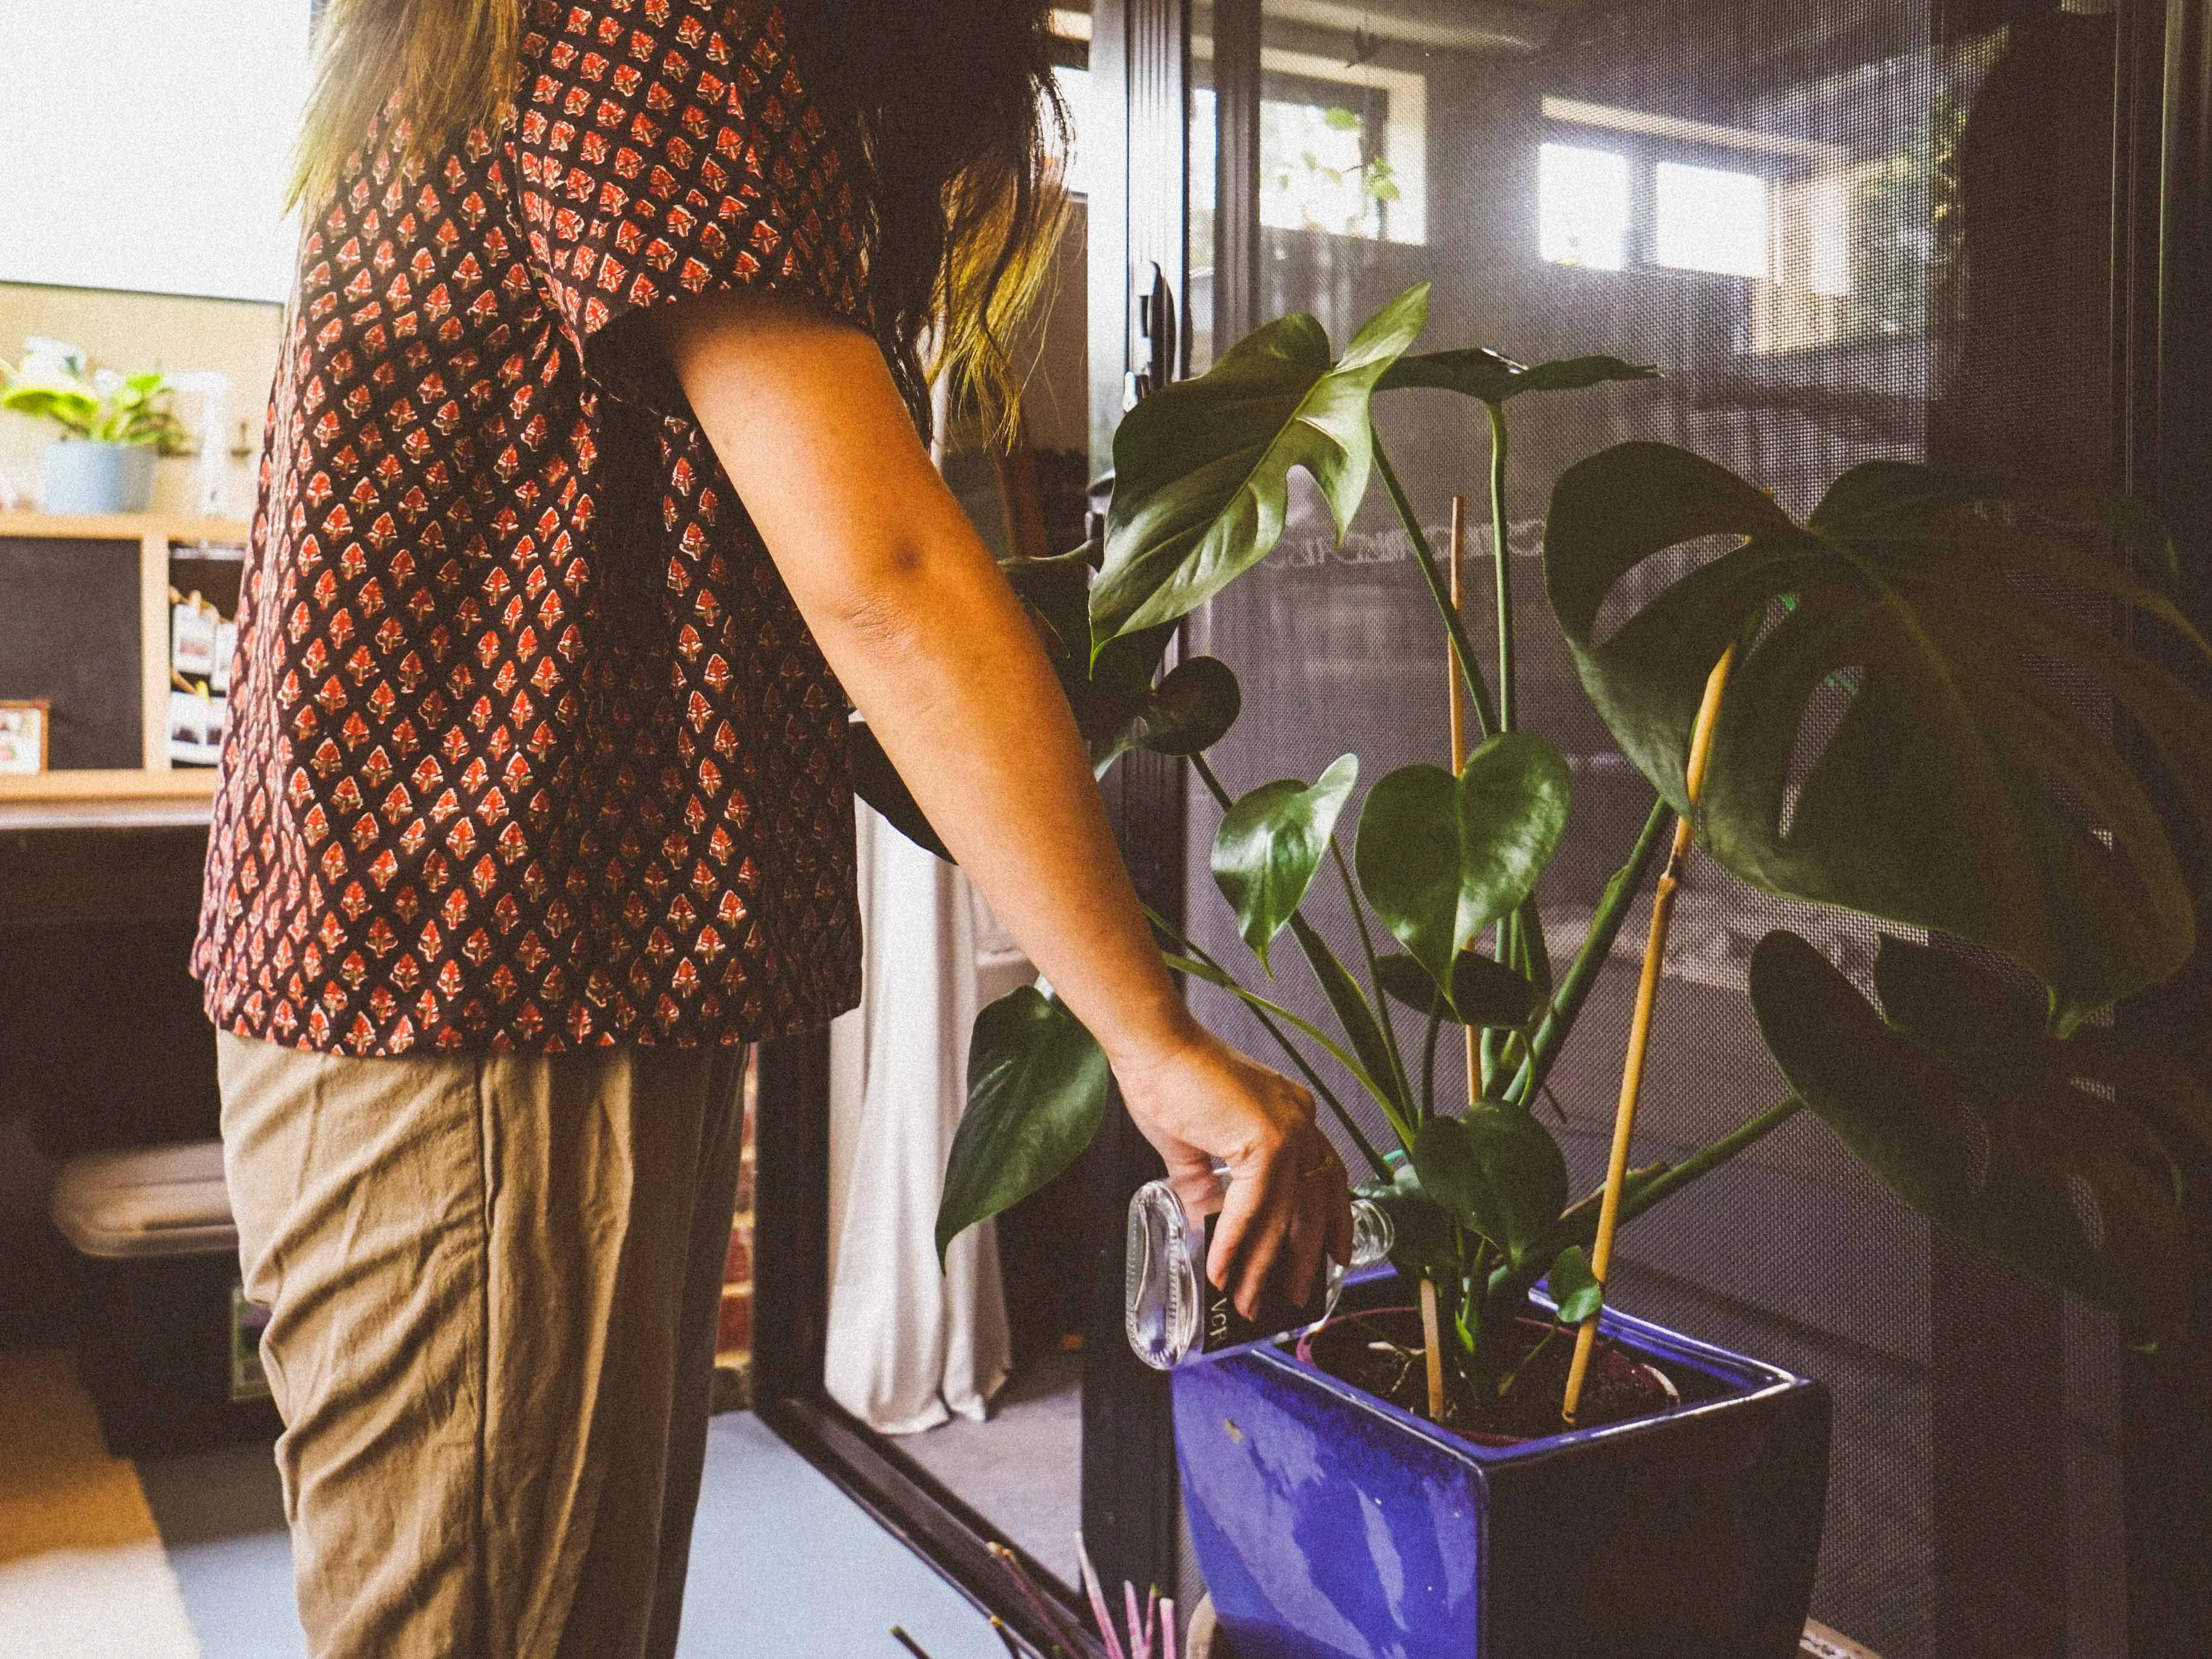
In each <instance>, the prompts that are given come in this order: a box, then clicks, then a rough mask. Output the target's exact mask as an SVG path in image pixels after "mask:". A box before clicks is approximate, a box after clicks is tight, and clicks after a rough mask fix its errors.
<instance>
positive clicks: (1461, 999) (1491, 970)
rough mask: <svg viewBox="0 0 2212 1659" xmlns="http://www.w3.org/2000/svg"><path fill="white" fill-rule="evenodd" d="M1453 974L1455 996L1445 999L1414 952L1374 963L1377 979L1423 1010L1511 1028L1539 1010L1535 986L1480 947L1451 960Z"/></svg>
mask: <svg viewBox="0 0 2212 1659" xmlns="http://www.w3.org/2000/svg"><path fill="white" fill-rule="evenodd" d="M1451 977H1452V994H1451V1000H1449V1002H1447V1001H1446V1000H1444V998H1443V995H1442V994H1439V993H1438V991H1437V982H1436V981H1434V980H1432V979H1431V978H1430V977H1429V970H1428V969H1425V968H1424V967H1422V966H1421V964H1420V963H1418V962H1416V961H1414V960H1413V957H1401V956H1387V957H1381V958H1380V959H1378V960H1377V961H1376V964H1375V982H1376V984H1378V985H1380V986H1381V987H1383V990H1384V991H1385V992H1386V993H1388V994H1389V995H1391V996H1394V997H1395V998H1396V999H1397V1000H1399V1001H1401V1002H1402V1003H1404V1004H1405V1005H1406V1006H1407V1007H1408V1008H1412V1009H1413V1010H1415V1011H1417V1012H1420V1013H1423V1014H1433V1015H1436V1016H1437V1017H1438V1018H1443V1019H1455V1020H1457V1021H1459V1023H1460V1024H1463V1025H1483V1026H1489V1027H1492V1028H1493V1029H1497V1030H1507V1029H1510V1028H1513V1027H1517V1026H1522V1025H1525V1024H1528V1016H1529V1015H1530V1014H1532V1013H1534V1012H1535V1009H1536V987H1534V986H1533V985H1531V984H1530V983H1529V982H1528V981H1527V980H1525V979H1523V978H1522V977H1521V975H1518V974H1516V973H1515V972H1514V971H1513V970H1512V969H1510V968H1508V967H1506V966H1505V965H1504V963H1498V962H1495V961H1493V960H1492V959H1491V958H1490V957H1486V956H1485V955H1483V954H1482V952H1481V951H1461V952H1460V953H1459V957H1458V958H1457V960H1455V962H1454V963H1452V975H1451Z"/></svg>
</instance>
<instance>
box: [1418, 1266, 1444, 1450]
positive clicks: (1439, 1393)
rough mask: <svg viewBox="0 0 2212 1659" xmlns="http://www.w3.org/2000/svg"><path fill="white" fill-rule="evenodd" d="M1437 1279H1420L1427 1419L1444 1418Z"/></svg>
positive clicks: (1425, 1277)
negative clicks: (1427, 1374)
mask: <svg viewBox="0 0 2212 1659" xmlns="http://www.w3.org/2000/svg"><path fill="white" fill-rule="evenodd" d="M1421 1357H1422V1358H1424V1359H1425V1360H1426V1361H1427V1362H1428V1369H1429V1421H1430V1422H1431V1423H1441V1422H1443V1420H1444V1345H1443V1338H1442V1336H1441V1334H1439V1332H1438V1331H1437V1281H1436V1280H1435V1279H1430V1278H1428V1277H1427V1276H1425V1275H1424V1276H1423V1278H1422V1279H1421Z"/></svg>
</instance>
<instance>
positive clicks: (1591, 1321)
mask: <svg viewBox="0 0 2212 1659" xmlns="http://www.w3.org/2000/svg"><path fill="white" fill-rule="evenodd" d="M1734 666H1735V647H1734V646H1730V647H1729V648H1728V649H1727V650H1726V651H1725V652H1723V653H1721V659H1720V660H1719V661H1718V662H1717V663H1715V664H1714V665H1713V671H1712V673H1711V675H1710V676H1709V677H1708V678H1706V681H1705V698H1704V700H1703V701H1702V702H1700V703H1699V705H1698V719H1697V723H1696V724H1695V725H1694V726H1692V727H1691V729H1690V757H1689V763H1688V764H1687V765H1686V767H1685V768H1684V769H1683V773H1682V788H1683V793H1684V794H1685V795H1686V796H1687V797H1688V799H1689V805H1690V809H1691V810H1690V812H1686V813H1684V814H1683V815H1682V817H1680V819H1679V820H1678V821H1677V822H1676V823H1675V825H1674V847H1673V848H1671V849H1670V850H1669V852H1668V855H1667V867H1666V868H1665V869H1664V870H1663V871H1662V872H1660V876H1659V884H1658V887H1657V888H1656V890H1655V891H1654V892H1653V893H1652V896H1651V931H1650V935H1649V937H1648V938H1647V939H1645V941H1644V972H1643V975H1642V977H1641V978H1639V979H1638V981H1637V986H1636V1012H1635V1014H1634V1017H1633V1018H1632V1020H1631V1021H1630V1023H1629V1027H1628V1057H1627V1060H1626V1063H1625V1064H1624V1065H1623V1066H1621V1072H1620V1106H1619V1108H1618V1109H1616V1110H1615V1112H1614V1114H1613V1154H1612V1157H1611V1158H1609V1159H1608V1160H1607V1164H1606V1170H1605V1197H1604V1200H1602V1202H1601V1204H1600V1206H1599V1208H1598V1216H1597V1240H1596V1243H1595V1246H1594V1247H1593V1248H1592V1249H1591V1251H1590V1275H1591V1277H1592V1278H1594V1279H1596V1280H1597V1282H1598V1283H1599V1284H1600V1285H1603V1284H1604V1283H1605V1281H1606V1276H1607V1273H1610V1272H1611V1271H1612V1268H1613V1233H1614V1231H1615V1230H1616V1229H1617V1228H1618V1227H1619V1226H1620V1194H1621V1188H1622V1187H1623V1186H1624V1185H1626V1182H1627V1178H1628V1146H1629V1142H1630V1140H1631V1139H1633V1137H1634V1135H1635V1133H1636V1101H1637V1097H1638V1095H1640V1094H1641V1093H1642V1092H1643V1090H1644V1051H1645V1050H1646V1049H1647V1048H1650V1042H1651V1011H1652V1008H1653V1006H1655V1005H1656V1003H1657V1001H1658V1000H1659V976H1660V974H1661V973H1662V970H1663V969H1664V968H1665V966H1666V958H1667V928H1668V923H1669V922H1670V921H1672V920H1673V917H1674V894H1675V891H1676V890H1677V889H1679V888H1680V886H1681V884H1682V878H1683V877H1684V875H1685V874H1686V873H1687V872H1688V869H1689V864H1690V846H1691V816H1692V813H1694V812H1695V811H1696V810H1697V805H1698V798H1699V795H1700V794H1702V793H1704V791H1705V764H1706V763H1707V762H1708V761H1710V760H1711V758H1712V751H1713V726H1714V724H1715V722H1716V721H1717V720H1718V719H1719V717H1720V712H1721V697H1722V696H1723V694H1724V693H1725V692H1726V691H1727V690H1728V678H1729V669H1730V668H1732V667H1734ZM1596 1342H1597V1316H1596V1315H1595V1314H1592V1315H1591V1316H1589V1318H1588V1319H1586V1320H1584V1321H1583V1324H1582V1328H1581V1329H1580V1330H1578V1331H1577V1332H1576V1333H1575V1358H1574V1363H1573V1364H1571V1366H1569V1368H1568V1370H1567V1395H1566V1400H1565V1403H1564V1404H1563V1405H1562V1407H1561V1408H1560V1412H1559V1415H1560V1417H1561V1418H1562V1419H1564V1420H1565V1422H1566V1424H1567V1425H1568V1426H1569V1427H1570V1428H1571V1427H1572V1426H1573V1425H1574V1421H1575V1413H1577V1411H1579V1410H1580V1409H1581V1407H1582V1403H1583V1383H1584V1382H1585V1381H1586V1380H1587V1379H1588V1377H1589V1360H1590V1351H1591V1349H1592V1348H1593V1347H1594V1346H1595V1345H1596Z"/></svg>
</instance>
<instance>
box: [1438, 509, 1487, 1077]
mask: <svg viewBox="0 0 2212 1659" xmlns="http://www.w3.org/2000/svg"><path fill="white" fill-rule="evenodd" d="M1466 553H1467V497H1466V496H1464V495H1455V496H1453V497H1452V498H1451V568H1450V573H1449V574H1450V592H1451V606H1452V610H1453V611H1455V612H1457V611H1459V610H1460V608H1461V605H1462V603H1463V601H1462V593H1463V592H1465V588H1464V586H1463V585H1462V582H1463V577H1464V574H1465V573H1464V563H1465V559H1466ZM1444 684H1445V685H1447V686H1448V687H1449V688H1450V691H1451V769H1452V775H1453V776H1454V777H1457V776H1458V775H1460V774H1461V773H1462V772H1463V771H1465V770H1466V769H1467V692H1466V688H1465V685H1464V683H1463V682H1462V679H1461V678H1460V675H1459V671H1458V669H1457V667H1456V665H1455V664H1454V662H1453V659H1452V649H1451V642H1450V641H1449V640H1447V641H1445V642H1444ZM1459 1030H1460V1036H1461V1037H1462V1039H1463V1041H1464V1042H1465V1045H1466V1048H1467V1097H1468V1101H1469V1102H1470V1103H1473V1102H1474V1101H1478V1100H1480V1099H1481V1098H1482V1047H1481V1037H1480V1034H1479V1033H1478V1032H1477V1031H1476V1030H1475V1029H1474V1026H1472V1025H1462V1026H1461V1027H1460V1028H1459Z"/></svg>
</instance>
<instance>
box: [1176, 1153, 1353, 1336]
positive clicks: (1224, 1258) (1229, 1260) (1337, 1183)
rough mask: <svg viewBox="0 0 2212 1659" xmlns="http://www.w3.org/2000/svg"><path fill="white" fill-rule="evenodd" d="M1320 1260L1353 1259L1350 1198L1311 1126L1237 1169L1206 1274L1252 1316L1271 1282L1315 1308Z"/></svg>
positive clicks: (1339, 1165) (1338, 1165) (1339, 1166)
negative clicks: (1325, 1258) (1327, 1258)
mask: <svg viewBox="0 0 2212 1659" xmlns="http://www.w3.org/2000/svg"><path fill="white" fill-rule="evenodd" d="M1324 1256H1327V1257H1329V1258H1333V1259H1334V1261H1338V1262H1339V1263H1348V1262H1349V1261H1351V1260H1352V1208H1351V1200H1350V1196H1349V1194H1348V1192H1347V1189H1346V1176H1345V1172H1344V1164H1343V1160H1342V1159H1340V1158H1338V1156H1337V1154H1336V1149H1335V1148H1334V1146H1331V1145H1330V1144H1329V1142H1328V1137H1327V1136H1325V1135H1323V1134H1322V1133H1321V1132H1320V1130H1319V1129H1317V1128H1315V1127H1311V1126H1308V1127H1307V1128H1306V1130H1305V1132H1304V1133H1301V1134H1296V1135H1292V1136H1291V1137H1288V1138H1287V1139H1285V1141H1284V1142H1283V1143H1282V1144H1281V1145H1280V1146H1278V1147H1276V1148H1274V1149H1273V1150H1271V1151H1270V1152H1267V1154H1265V1155H1264V1156H1262V1157H1261V1158H1255V1159H1254V1160H1253V1161H1252V1162H1251V1163H1250V1164H1248V1165H1246V1166H1245V1167H1243V1168H1240V1169H1239V1170H1237V1171H1236V1179H1235V1180H1234V1181H1233V1182H1231V1186H1230V1189H1229V1196H1228V1201H1227V1206H1226V1207H1225V1209H1224V1210H1223V1212H1222V1217H1221V1221H1220V1224H1219V1225H1218V1226H1217V1227H1216V1229H1215V1231H1214V1236H1213V1249H1212V1253H1211V1255H1210V1256H1209V1258H1208V1261H1207V1262H1206V1275H1207V1277H1208V1279H1211V1280H1212V1282H1213V1283H1214V1284H1215V1285H1219V1286H1221V1287H1222V1288H1223V1289H1225V1290H1227V1291H1230V1293H1231V1300H1232V1301H1233V1302H1234V1303H1235V1304H1236V1306H1237V1311H1238V1312H1239V1313H1241V1314H1243V1316H1245V1317H1246V1318H1247V1319H1253V1318H1256V1317H1258V1316H1259V1313H1260V1309H1261V1300H1262V1297H1264V1296H1265V1295H1266V1293H1267V1287H1268V1285H1269V1284H1270V1282H1271V1281H1272V1282H1273V1284H1274V1285H1275V1286H1276V1287H1277V1289H1278V1290H1279V1292H1280V1293H1281V1294H1282V1295H1284V1296H1285V1297H1287V1298H1288V1299H1289V1300H1290V1301H1291V1303H1292V1304H1295V1305H1297V1306H1298V1307H1300V1308H1310V1307H1313V1306H1314V1305H1316V1304H1317V1303H1318V1302H1319V1300H1320V1298H1321V1291H1322V1285H1323V1283H1324V1279H1323V1274H1324V1273H1325V1267H1324V1265H1323V1258H1324Z"/></svg>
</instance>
